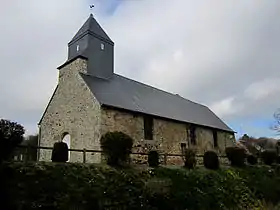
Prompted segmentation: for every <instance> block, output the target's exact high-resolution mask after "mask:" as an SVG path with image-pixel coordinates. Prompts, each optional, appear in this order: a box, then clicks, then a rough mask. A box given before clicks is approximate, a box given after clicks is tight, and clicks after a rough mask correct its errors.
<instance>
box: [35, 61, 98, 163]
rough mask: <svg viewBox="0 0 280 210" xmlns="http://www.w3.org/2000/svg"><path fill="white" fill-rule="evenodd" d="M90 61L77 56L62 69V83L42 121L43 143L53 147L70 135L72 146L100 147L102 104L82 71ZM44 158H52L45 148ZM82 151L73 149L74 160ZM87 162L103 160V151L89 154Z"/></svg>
mask: <svg viewBox="0 0 280 210" xmlns="http://www.w3.org/2000/svg"><path fill="white" fill-rule="evenodd" d="M86 68H87V63H86V60H83V59H80V58H78V59H76V60H74V61H73V62H71V63H70V64H68V65H66V66H64V67H63V68H62V69H60V70H59V83H58V86H57V89H56V90H55V93H54V95H53V98H52V100H51V101H50V103H49V105H48V107H47V109H46V112H45V114H44V116H43V118H42V121H41V124H40V146H47V147H53V144H54V143H55V142H58V141H61V140H62V137H63V136H62V135H63V133H65V132H67V133H69V134H70V137H71V138H70V139H71V140H70V148H74V149H83V148H86V149H96V150H100V143H99V139H100V119H101V116H100V114H101V111H100V105H99V103H98V102H97V100H96V98H95V97H94V96H93V94H92V93H91V91H90V90H89V88H88V87H87V85H86V84H85V82H84V81H83V79H82V78H81V76H80V75H79V73H78V72H86ZM39 156H40V157H39V158H40V160H42V161H50V160H51V151H47V150H41V151H40V155H39ZM82 157H83V155H82V153H80V152H71V153H70V161H71V162H81V161H82ZM86 159H87V162H99V161H100V154H90V153H87V156H86Z"/></svg>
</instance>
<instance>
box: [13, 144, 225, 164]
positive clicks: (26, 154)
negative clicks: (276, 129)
mask: <svg viewBox="0 0 280 210" xmlns="http://www.w3.org/2000/svg"><path fill="white" fill-rule="evenodd" d="M38 150H51V151H52V150H53V147H41V146H37V147H35V146H26V145H20V146H18V147H17V149H16V152H15V154H14V156H13V160H15V161H25V162H26V161H39V157H38ZM68 150H69V151H70V152H79V153H82V162H83V163H87V159H86V156H87V155H86V154H87V153H103V151H101V150H90V149H68ZM31 151H32V155H31ZM34 153H36V155H34ZM130 154H131V155H140V156H148V153H141V152H132V153H130ZM159 156H160V159H162V161H161V164H163V165H168V158H176V157H177V158H178V157H179V158H181V159H182V160H183V158H184V155H183V154H170V153H160V154H159ZM218 157H219V159H220V162H221V164H225V165H227V164H228V161H227V158H226V156H223V155H219V156H218ZM196 158H197V162H198V164H202V160H203V155H199V154H198V155H196ZM198 160H200V161H198ZM50 161H51V160H50Z"/></svg>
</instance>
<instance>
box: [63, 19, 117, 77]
mask: <svg viewBox="0 0 280 210" xmlns="http://www.w3.org/2000/svg"><path fill="white" fill-rule="evenodd" d="M80 55H82V56H83V57H86V58H87V59H88V69H87V74H89V75H91V76H94V77H99V78H103V79H110V77H112V75H113V73H114V42H113V41H112V40H111V39H110V38H109V36H108V35H107V34H106V32H105V31H104V30H103V29H102V28H101V26H100V25H99V24H98V22H97V21H96V20H95V18H94V17H93V15H92V14H90V16H89V18H88V19H87V21H86V22H85V23H84V25H83V26H82V27H81V28H80V30H79V31H78V32H77V33H76V35H75V36H74V37H73V39H72V40H71V41H70V42H69V43H68V60H72V59H74V58H75V57H77V56H80Z"/></svg>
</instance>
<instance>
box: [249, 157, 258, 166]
mask: <svg viewBox="0 0 280 210" xmlns="http://www.w3.org/2000/svg"><path fill="white" fill-rule="evenodd" d="M247 162H248V163H249V164H251V165H256V164H257V163H258V158H257V157H256V156H254V155H248V156H247Z"/></svg>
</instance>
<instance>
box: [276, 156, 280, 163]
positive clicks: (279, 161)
mask: <svg viewBox="0 0 280 210" xmlns="http://www.w3.org/2000/svg"><path fill="white" fill-rule="evenodd" d="M276 163H278V164H280V155H278V156H277V158H276Z"/></svg>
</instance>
